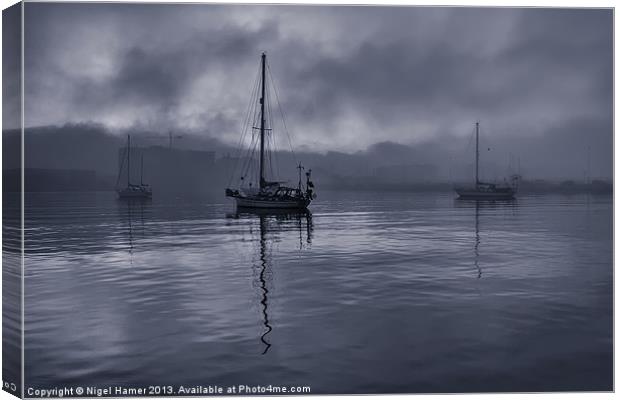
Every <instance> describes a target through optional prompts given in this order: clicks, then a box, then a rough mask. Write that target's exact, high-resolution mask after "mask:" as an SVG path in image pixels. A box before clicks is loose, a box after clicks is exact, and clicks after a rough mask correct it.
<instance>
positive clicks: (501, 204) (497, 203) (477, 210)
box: [454, 198, 518, 279]
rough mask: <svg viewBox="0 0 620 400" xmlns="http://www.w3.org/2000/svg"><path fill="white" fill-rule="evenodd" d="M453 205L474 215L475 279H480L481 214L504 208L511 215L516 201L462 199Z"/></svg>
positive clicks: (458, 199)
mask: <svg viewBox="0 0 620 400" xmlns="http://www.w3.org/2000/svg"><path fill="white" fill-rule="evenodd" d="M454 204H455V206H456V207H457V208H466V209H472V211H473V214H474V240H473V242H474V267H475V269H476V274H477V276H476V278H477V279H480V278H482V268H481V267H480V244H481V235H480V219H481V218H480V217H481V213H482V211H483V210H484V209H498V208H504V209H506V210H509V211H510V212H511V213H512V214H513V215H514V213H515V211H516V209H517V205H518V203H517V200H516V199H506V200H465V199H462V198H457V199H455V201H454Z"/></svg>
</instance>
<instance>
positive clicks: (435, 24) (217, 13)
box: [25, 3, 613, 159]
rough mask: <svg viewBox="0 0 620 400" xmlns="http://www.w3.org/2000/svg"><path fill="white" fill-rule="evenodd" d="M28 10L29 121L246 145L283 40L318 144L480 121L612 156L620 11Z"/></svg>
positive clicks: (462, 129) (288, 105)
mask: <svg viewBox="0 0 620 400" xmlns="http://www.w3.org/2000/svg"><path fill="white" fill-rule="evenodd" d="M25 21H26V46H25V52H26V53H25V59H26V72H25V73H26V75H25V81H26V88H25V90H26V114H25V119H26V125H27V126H37V125H48V124H57V125H61V124H64V123H67V122H71V123H81V122H85V121H90V122H96V123H101V124H103V125H105V126H107V127H109V128H110V129H125V128H132V127H134V128H140V129H147V130H153V131H157V132H165V131H166V130H168V129H176V130H186V131H192V132H195V133H200V134H204V135H209V136H212V137H217V138H219V139H221V140H223V141H225V142H229V143H235V142H236V141H237V140H238V138H239V134H240V132H239V130H240V127H241V124H242V122H243V121H242V120H243V113H244V110H245V109H246V107H247V101H248V97H249V94H250V90H251V87H252V83H253V80H254V78H255V76H256V70H257V67H258V60H259V55H260V52H261V51H267V53H268V56H269V62H270V66H271V70H272V72H273V75H274V78H275V79H276V84H277V86H278V89H279V94H280V96H281V99H280V100H281V101H282V103H283V107H284V110H285V112H286V115H287V117H288V120H287V123H288V126H289V128H290V130H291V133H292V134H293V140H294V142H295V144H296V145H297V146H299V147H301V148H304V149H313V150H317V151H327V150H338V151H345V152H354V151H358V150H363V149H365V148H367V147H368V146H370V145H372V144H373V143H377V142H382V141H393V142H397V143H403V144H415V143H420V142H426V141H439V142H443V143H445V144H446V145H449V144H450V141H451V138H454V137H460V138H463V137H464V136H467V135H469V134H470V133H471V127H472V125H473V122H474V121H475V120H476V119H479V120H481V121H482V123H483V125H484V127H485V130H486V132H488V133H489V134H490V135H491V136H492V139H493V140H495V141H496V142H497V141H505V143H506V144H507V143H513V142H518V140H519V138H527V142H528V143H531V138H540V141H541V143H544V144H545V145H547V144H549V143H548V142H549V140H547V138H553V139H554V140H557V139H558V138H561V137H563V135H565V136H566V138H569V139H570V140H573V138H574V137H583V138H584V139H583V140H584V142H583V148H584V149H585V147H586V146H590V147H591V151H592V152H594V154H595V155H596V154H599V153H600V154H601V155H603V156H604V157H606V158H608V159H611V156H610V154H611V152H610V151H611V150H610V146H611V141H612V78H613V70H612V54H613V48H612V11H611V10H595V9H571V10H568V9H537V8H528V9H511V8H433V7H349V6H340V7H324V6H258V5H257V6H249V5H247V6H231V5H183V4H175V5H153V4H148V5H147V4H62V3H55V4H45V3H27V4H26V18H25ZM558 132H560V133H559V134H558ZM553 146H557V147H558V148H561V147H562V143H561V142H560V143H553V144H552V147H545V151H547V152H552V151H553ZM603 153H605V154H603ZM548 156H549V157H551V154H549V155H548ZM593 158H594V157H593Z"/></svg>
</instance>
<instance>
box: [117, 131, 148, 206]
mask: <svg viewBox="0 0 620 400" xmlns="http://www.w3.org/2000/svg"><path fill="white" fill-rule="evenodd" d="M125 152H126V153H127V158H126V159H125V158H123V162H122V163H121V167H120V169H119V171H118V178H117V179H116V193H118V198H119V199H150V198H151V197H152V196H153V190H152V189H151V187H150V186H149V185H148V184H145V183H144V182H143V181H142V175H143V170H144V157H141V158H140V184H139V185H136V184H133V183H131V136H130V135H127V149H126V150H125ZM125 161H127V187H124V188H120V187H119V186H118V183H119V181H120V178H121V173H122V171H123V164H125Z"/></svg>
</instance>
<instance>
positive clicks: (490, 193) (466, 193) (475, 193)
mask: <svg viewBox="0 0 620 400" xmlns="http://www.w3.org/2000/svg"><path fill="white" fill-rule="evenodd" d="M479 142H480V123H479V122H476V178H475V183H474V185H472V186H464V187H456V188H454V191H455V192H456V193H457V194H458V195H459V197H458V198H459V199H462V200H512V199H514V198H515V194H516V193H517V188H518V186H517V185H518V176H517V175H513V176H512V178H511V181H512V184H511V185H508V184H495V183H487V182H482V181H481V180H480V178H479V164H480V150H479Z"/></svg>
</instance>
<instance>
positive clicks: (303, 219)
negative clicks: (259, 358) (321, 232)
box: [228, 209, 314, 354]
mask: <svg viewBox="0 0 620 400" xmlns="http://www.w3.org/2000/svg"><path fill="white" fill-rule="evenodd" d="M228 217H229V218H234V219H242V220H247V221H248V222H249V226H250V232H252V228H251V227H252V226H253V224H254V223H255V222H256V220H258V227H259V233H258V258H257V260H258V261H257V263H255V264H253V265H252V269H253V270H257V272H258V278H257V282H256V284H257V285H256V286H257V287H258V290H259V297H260V310H261V317H262V322H263V327H264V329H263V333H262V335H261V336H260V341H261V343H262V345H263V351H262V354H266V353H267V352H268V351H269V349H270V348H271V347H272V343H271V341H270V339H269V334H270V333H271V332H272V331H273V326H272V325H271V323H270V319H269V305H270V302H269V300H270V298H269V296H270V291H269V287H270V286H271V283H272V280H273V277H272V274H273V262H274V257H273V244H274V243H276V242H278V243H281V242H282V241H281V239H282V235H292V234H294V233H295V231H297V233H298V237H299V250H304V249H307V248H309V246H310V245H311V244H312V238H313V230H314V227H313V222H312V214H311V213H310V211H286V210H282V211H278V210H260V209H243V210H237V212H236V213H235V214H231V215H228Z"/></svg>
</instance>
